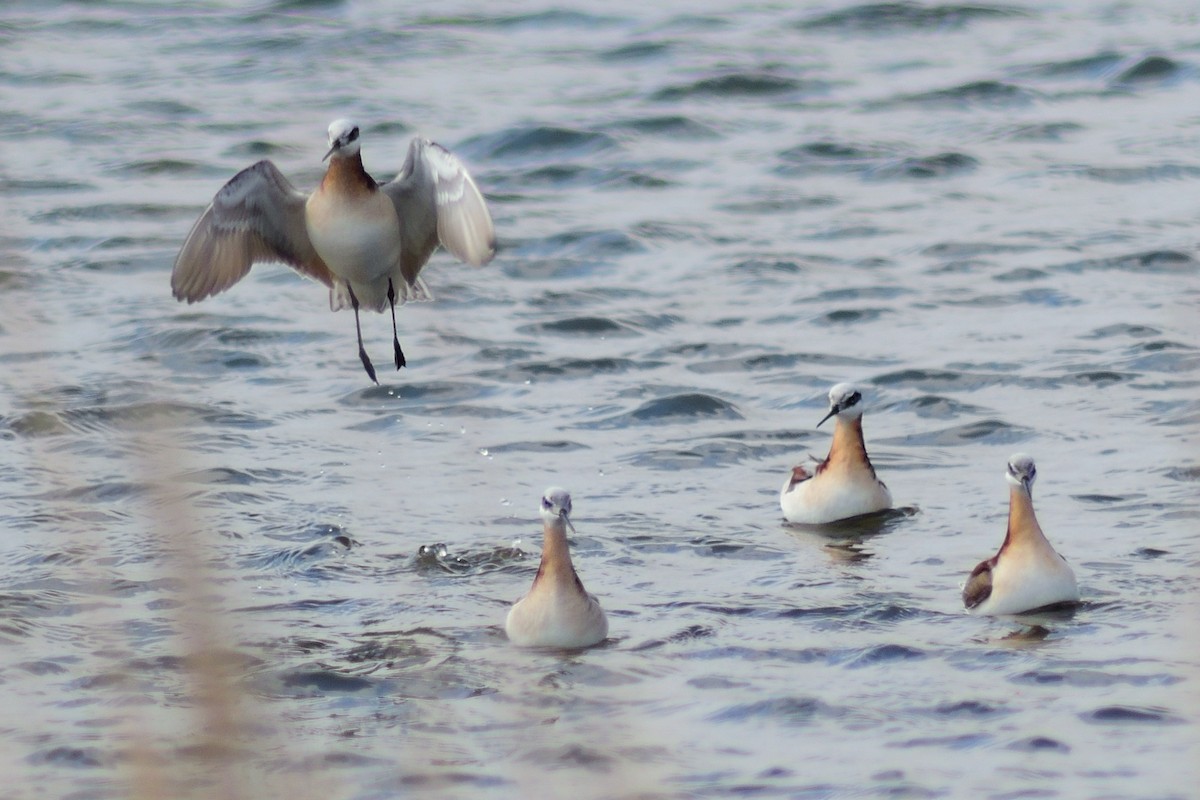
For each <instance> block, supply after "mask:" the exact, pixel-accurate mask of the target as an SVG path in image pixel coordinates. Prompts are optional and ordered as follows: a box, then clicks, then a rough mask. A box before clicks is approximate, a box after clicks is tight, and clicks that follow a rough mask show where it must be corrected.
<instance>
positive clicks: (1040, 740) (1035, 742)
mask: <svg viewBox="0 0 1200 800" xmlns="http://www.w3.org/2000/svg"><path fill="white" fill-rule="evenodd" d="M1008 749H1009V750H1017V751H1019V752H1023V753H1039V752H1045V751H1047V750H1050V751H1054V752H1058V753H1069V752H1071V746H1070V745H1068V744H1066V743H1065V742H1060V741H1059V740H1058V739H1051V738H1050V737H1049V736H1031V737H1029V738H1028V739H1018V740H1017V741H1015V742H1013V743H1012V744H1010V745H1009V746H1008Z"/></svg>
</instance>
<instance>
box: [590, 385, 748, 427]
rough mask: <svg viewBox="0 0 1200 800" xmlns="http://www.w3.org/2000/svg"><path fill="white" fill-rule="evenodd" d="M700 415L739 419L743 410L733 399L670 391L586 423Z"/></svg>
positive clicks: (611, 424) (602, 424)
mask: <svg viewBox="0 0 1200 800" xmlns="http://www.w3.org/2000/svg"><path fill="white" fill-rule="evenodd" d="M703 418H714V419H730V420H734V419H737V420H740V419H742V418H743V417H742V414H741V412H739V411H738V410H737V407H736V406H734V405H733V404H732V403H729V402H727V401H725V400H722V399H720V398H719V397H713V396H712V395H709V394H703V393H700V392H689V393H686V394H677V395H671V396H670V397H660V398H658V399H655V400H650V401H647V402H645V403H643V404H642V405H640V406H638V408H636V409H634V410H633V411H630V412H628V413H625V414H618V415H616V416H612V417H607V418H605V419H602V420H600V421H599V422H596V423H591V424H590V426H589V427H597V428H624V427H628V426H630V425H645V424H650V423H657V422H669V421H683V420H694V419H703Z"/></svg>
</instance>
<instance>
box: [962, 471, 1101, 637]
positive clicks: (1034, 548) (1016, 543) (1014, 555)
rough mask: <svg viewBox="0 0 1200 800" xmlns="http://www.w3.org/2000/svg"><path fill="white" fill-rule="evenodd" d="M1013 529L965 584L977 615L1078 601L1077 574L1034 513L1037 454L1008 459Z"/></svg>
mask: <svg viewBox="0 0 1200 800" xmlns="http://www.w3.org/2000/svg"><path fill="white" fill-rule="evenodd" d="M1004 477H1005V478H1006V479H1007V480H1008V484H1009V489H1008V531H1007V533H1005V534H1004V543H1003V544H1002V545H1000V551H999V552H998V553H996V555H994V556H992V557H991V558H989V559H988V560H987V561H983V562H981V563H980V564H979V565H978V566H977V567H975V569H974V570H972V571H971V576H970V577H969V578H968V579H967V582H966V585H964V586H963V593H962V597H963V604H964V605H965V606H966V607H967V610H969V611H970V612H971V613H973V614H983V615H989V616H994V615H998V614H1020V613H1022V612H1025V611H1036V610H1037V609H1039V608H1045V607H1046V606H1054V605H1059V604H1062V603H1076V602H1078V601H1079V588H1078V587H1077V586H1076V584H1075V573H1074V572H1073V571H1072V570H1071V567H1070V565H1068V564H1067V562H1066V560H1065V559H1064V558H1063V557H1062V556H1060V555H1059V554H1058V552H1057V551H1056V550H1055V549H1054V548H1053V547H1051V546H1050V542H1049V541H1048V540H1047V539H1046V534H1044V533H1042V526H1041V525H1039V524H1038V521H1037V516H1035V515H1034V513H1033V482H1034V480H1035V479H1036V478H1037V467H1036V466H1035V465H1034V463H1033V459H1032V458H1030V457H1029V456H1027V455H1024V454H1022V453H1017V454H1015V455H1013V456H1011V457H1010V458H1009V459H1008V471H1007V472H1006V473H1005V476H1004Z"/></svg>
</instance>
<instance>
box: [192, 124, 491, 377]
mask: <svg viewBox="0 0 1200 800" xmlns="http://www.w3.org/2000/svg"><path fill="white" fill-rule="evenodd" d="M360 146H361V140H360V135H359V127H358V125H357V124H355V123H354V122H352V121H351V120H348V119H339V120H335V121H334V122H332V123H331V124H330V125H329V152H327V153H326V154H325V158H326V159H328V160H329V167H328V168H327V169H326V170H325V177H324V178H323V179H322V180H321V185H320V186H318V187H317V188H316V190H315V191H314V192H313V193H312V194H309V195H306V194H304V193H303V192H300V191H298V190H297V189H296V188H295V187H294V186H292V184H291V183H290V182H289V181H288V179H287V178H285V177H284V175H283V173H282V172H280V171H279V169H278V168H277V167H276V166H275V165H274V164H273V163H271V162H270V161H268V160H265V159H264V160H262V161H259V162H258V163H257V164H254V165H252V166H250V167H247V168H246V169H244V170H242V171H241V172H239V173H238V174H237V175H235V176H233V178H232V179H230V181H229V182H228V183H226V184H225V185H224V186H223V187H221V190H220V191H219V192H217V194H216V196H215V197H214V198H213V200H212V203H210V204H209V206H208V208H206V209H205V210H204V213H203V214H201V215H200V219H199V220H197V221H196V224H195V225H193V226H192V231H191V233H189V234H188V237H187V240H186V241H185V242H184V243H183V248H182V249H181V250H180V251H179V255H178V257H176V259H175V268H174V270H173V271H172V273H171V289H172V291H173V292H174V294H175V297H176V299H178V300H186V301H187V302H189V303H194V302H196V301H199V300H203V299H204V298H206V297H208V296H210V295H214V294H217V293H218V292H223V291H225V290H226V289H228V288H229V287H230V286H232V285H233V284H235V283H237V282H238V281H239V280H241V279H242V278H243V277H244V276H245V275H246V273H247V272H249V271H250V267H251V265H252V264H256V263H261V262H266V261H281V262H283V263H285V264H287V265H289V266H291V267H292V268H293V269H295V270H296V271H297V272H299V273H301V274H302V275H305V276H307V277H309V278H313V279H314V280H317V281H320V282H321V283H323V284H325V285H326V286H328V287H329V307H330V308H331V309H332V310H333V311H338V310H340V309H343V308H353V309H354V328H355V331H356V332H357V334H358V356H359V358H360V359H361V360H362V364H363V368H364V369H366V371H367V375H369V376H370V377H371V380H372V381H375V382H376V383H378V380H376V378H375V367H374V366H373V365H372V364H371V359H370V358H368V357H367V351H366V349H365V348H364V347H363V341H362V327H361V325H360V323H359V318H358V311H359V309H360V308H367V309H370V310H372V311H383V309H384V308H385V307H390V308H391V311H392V344H393V345H394V349H395V361H396V369H400V368H401V367H403V366H404V365H405V358H404V351H403V350H401V349H400V338H399V336H398V335H397V333H396V304H397V303H404V302H406V301H409V300H428V299H430V294H429V290H428V288H427V287H426V286H425V282H424V281H423V280H421V277H420V273H421V268H422V267H424V266H425V262H427V261H428V260H429V257H430V255H432V254H433V251H434V250H436V249H437V247H438V245H439V244H440V245H442V246H443V247H445V248H446V249H447V250H449V251H450V252H451V253H452V254H453V255H454V256H456V257H457V258H459V259H460V260H462V261H465V262H467V263H468V264H472V265H475V266H479V265H482V264H486V263H487V262H488V261H490V260H491V258H492V256H493V255H494V254H495V251H496V236H495V231H494V229H493V227H492V218H491V215H490V214H489V213H488V209H487V204H486V203H485V202H484V200H483V196H482V195H481V194H480V192H479V189H478V187H476V185H475V181H473V180H472V179H471V176H470V175H468V174H467V171H466V169H465V168H464V167H463V165H462V163H461V162H460V161H459V160H458V158H457V157H455V155H454V154H453V153H451V152H450V151H449V150H446V149H445V148H444V147H442V146H441V145H439V144H436V143H434V142H431V141H429V140H428V139H424V138H420V137H417V138H415V139H413V140H412V144H410V145H409V148H408V158H406V159H405V161H404V166H403V167H402V168H401V170H400V174H399V175H397V176H396V177H395V179H394V180H392V181H390V182H388V183H384V184H379V183H376V182H375V179H374V178H372V177H371V176H370V175H369V174H368V173H367V171H366V170H365V169H363V163H362V155H361V153H360Z"/></svg>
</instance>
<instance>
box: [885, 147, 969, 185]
mask: <svg viewBox="0 0 1200 800" xmlns="http://www.w3.org/2000/svg"><path fill="white" fill-rule="evenodd" d="M978 166H979V160H978V159H976V158H973V157H971V156H969V155H966V154H965V153H954V152H947V153H936V154H934V155H931V156H914V157H909V158H902V159H899V160H898V161H891V162H887V163H883V164H880V165H878V166H875V167H872V168H870V169H868V170H866V171H865V172H864V173H863V174H864V177H866V178H867V179H869V180H877V181H887V180H907V179H917V180H928V179H931V178H948V177H950V176H952V175H962V174H965V173H968V172H973V171H974V170H975V169H976V168H977V167H978Z"/></svg>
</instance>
